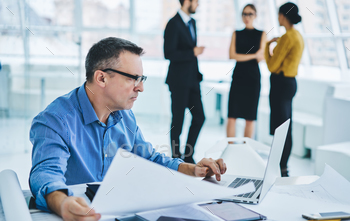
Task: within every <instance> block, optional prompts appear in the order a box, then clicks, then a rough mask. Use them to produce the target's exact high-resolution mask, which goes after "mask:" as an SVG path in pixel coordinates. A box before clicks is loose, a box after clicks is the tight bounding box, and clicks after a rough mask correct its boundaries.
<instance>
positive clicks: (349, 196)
mask: <svg viewBox="0 0 350 221" xmlns="http://www.w3.org/2000/svg"><path fill="white" fill-rule="evenodd" d="M271 191H272V192H275V193H279V194H287V195H290V196H296V197H301V198H305V199H313V200H317V201H323V202H328V203H343V204H349V205H350V182H349V181H347V180H346V179H345V178H344V177H343V176H341V175H340V174H339V173H338V172H337V171H335V170H334V169H333V168H331V167H330V166H328V165H326V167H325V171H324V173H323V174H322V176H321V177H320V178H319V179H318V180H316V181H315V182H313V183H311V184H307V185H286V186H273V187H272V188H271Z"/></svg>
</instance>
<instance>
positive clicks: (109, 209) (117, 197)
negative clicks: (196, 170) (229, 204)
mask: <svg viewBox="0 0 350 221" xmlns="http://www.w3.org/2000/svg"><path fill="white" fill-rule="evenodd" d="M124 151H125V150H122V149H119V150H118V153H117V154H116V156H115V157H114V159H113V162H112V164H111V166H110V167H109V170H108V172H107V174H106V176H105V178H104V180H103V182H102V184H101V186H100V188H99V189H98V191H97V193H96V196H95V198H94V200H93V202H92V204H91V207H93V208H94V209H95V210H96V212H98V213H101V214H103V215H123V214H130V213H137V212H141V211H148V210H154V209H159V208H165V207H171V206H178V205H183V204H190V203H195V202H203V201H207V200H212V199H219V198H225V197H229V196H232V195H238V194H241V193H247V192H252V191H255V187H254V185H253V184H252V183H249V184H247V185H245V186H242V187H240V188H237V189H233V188H226V187H222V186H219V185H215V184H212V183H209V182H204V181H201V180H198V179H194V178H193V177H190V176H187V175H184V174H182V173H179V172H177V171H174V170H171V169H169V168H166V167H164V166H161V165H158V164H156V163H153V162H150V161H148V160H146V159H144V158H141V157H139V156H136V155H134V154H131V153H125V152H124ZM126 156H128V157H126Z"/></svg>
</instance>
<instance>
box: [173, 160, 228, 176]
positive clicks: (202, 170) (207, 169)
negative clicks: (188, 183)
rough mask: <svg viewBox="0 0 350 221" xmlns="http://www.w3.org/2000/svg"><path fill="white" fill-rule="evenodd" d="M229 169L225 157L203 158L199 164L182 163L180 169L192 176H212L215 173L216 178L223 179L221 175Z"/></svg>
mask: <svg viewBox="0 0 350 221" xmlns="http://www.w3.org/2000/svg"><path fill="white" fill-rule="evenodd" d="M226 170H227V167H226V164H225V163H224V160H223V159H221V158H220V159H218V160H213V159H211V158H209V159H208V158H203V159H202V160H201V161H199V162H198V163H197V164H192V163H181V164H180V165H179V168H178V171H179V172H181V173H184V174H187V175H190V176H197V177H211V176H213V175H214V174H215V176H216V180H217V181H220V180H221V175H222V174H224V173H225V172H226Z"/></svg>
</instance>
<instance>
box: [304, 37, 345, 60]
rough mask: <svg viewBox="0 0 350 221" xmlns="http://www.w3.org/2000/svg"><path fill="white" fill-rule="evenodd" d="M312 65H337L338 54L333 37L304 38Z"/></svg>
mask: <svg viewBox="0 0 350 221" xmlns="http://www.w3.org/2000/svg"><path fill="white" fill-rule="evenodd" d="M306 43H307V46H308V49H309V53H310V57H311V64H312V65H327V66H339V60H338V54H337V51H336V47H335V42H334V40H333V39H307V40H306Z"/></svg>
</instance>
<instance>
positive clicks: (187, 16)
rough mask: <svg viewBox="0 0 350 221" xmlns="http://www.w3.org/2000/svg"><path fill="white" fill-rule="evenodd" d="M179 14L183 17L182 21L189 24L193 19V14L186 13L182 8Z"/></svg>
mask: <svg viewBox="0 0 350 221" xmlns="http://www.w3.org/2000/svg"><path fill="white" fill-rule="evenodd" d="M178 13H179V15H180V17H181V18H182V21H183V22H184V23H185V24H186V25H187V24H188V22H189V21H190V20H191V19H192V18H191V16H189V15H188V14H186V13H185V12H184V11H182V9H180V10H179V12H178Z"/></svg>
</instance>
